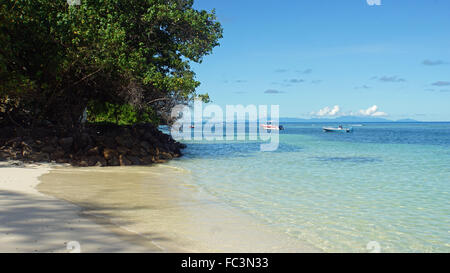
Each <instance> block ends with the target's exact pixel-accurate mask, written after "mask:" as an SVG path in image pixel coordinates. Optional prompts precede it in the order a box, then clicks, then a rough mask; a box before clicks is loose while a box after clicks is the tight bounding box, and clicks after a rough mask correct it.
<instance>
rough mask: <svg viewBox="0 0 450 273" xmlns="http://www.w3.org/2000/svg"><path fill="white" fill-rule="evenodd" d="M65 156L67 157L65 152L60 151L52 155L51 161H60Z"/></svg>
mask: <svg viewBox="0 0 450 273" xmlns="http://www.w3.org/2000/svg"><path fill="white" fill-rule="evenodd" d="M64 155H65V152H64V150H60V149H58V150H56V151H55V152H53V153H52V154H51V155H50V159H52V160H59V159H62V158H63V157H64Z"/></svg>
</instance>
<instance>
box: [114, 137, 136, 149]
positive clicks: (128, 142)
mask: <svg viewBox="0 0 450 273" xmlns="http://www.w3.org/2000/svg"><path fill="white" fill-rule="evenodd" d="M115 140H116V142H117V144H119V145H120V146H124V147H127V148H129V149H131V148H133V141H132V138H131V137H127V136H116V137H115Z"/></svg>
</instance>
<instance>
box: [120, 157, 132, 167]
mask: <svg viewBox="0 0 450 273" xmlns="http://www.w3.org/2000/svg"><path fill="white" fill-rule="evenodd" d="M119 162H120V166H129V165H132V163H131V161H130V160H129V159H128V158H126V157H125V156H124V155H120V156H119Z"/></svg>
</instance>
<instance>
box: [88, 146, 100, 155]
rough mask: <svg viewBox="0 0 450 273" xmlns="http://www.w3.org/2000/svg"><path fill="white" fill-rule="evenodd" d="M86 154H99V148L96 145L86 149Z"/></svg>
mask: <svg viewBox="0 0 450 273" xmlns="http://www.w3.org/2000/svg"><path fill="white" fill-rule="evenodd" d="M87 154H88V155H91V156H94V155H99V154H100V150H99V148H98V147H94V148H91V149H89V150H88V151H87Z"/></svg>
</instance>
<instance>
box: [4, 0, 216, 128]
mask: <svg viewBox="0 0 450 273" xmlns="http://www.w3.org/2000/svg"><path fill="white" fill-rule="evenodd" d="M0 3H1V4H0V41H1V47H0V122H3V123H7V122H12V123H16V124H18V125H21V126H28V125H31V124H34V123H39V122H43V121H45V122H51V123H55V124H58V125H63V126H71V127H76V126H77V125H79V122H80V117H81V116H82V113H83V111H84V109H86V108H88V110H89V113H90V119H92V120H96V119H98V118H99V117H100V116H102V115H103V117H105V119H108V115H111V113H115V111H119V112H120V113H122V114H123V115H127V119H129V122H130V123H133V122H139V121H142V120H155V119H157V118H161V117H163V118H164V114H165V113H167V112H168V111H169V109H170V108H171V107H172V106H174V105H175V104H179V103H185V104H186V103H189V102H190V101H192V100H193V99H194V98H196V97H200V98H202V99H204V100H208V99H209V98H208V95H207V94H203V95H201V94H197V93H196V88H197V87H198V86H199V84H200V83H199V82H198V81H197V80H196V79H195V73H194V72H193V71H192V69H191V67H190V63H191V62H197V63H200V62H201V61H202V58H203V57H204V56H205V55H208V54H210V53H211V52H212V49H213V48H214V47H215V46H218V45H219V44H218V40H219V39H220V38H221V37H222V28H221V25H220V23H219V22H217V19H216V17H215V14H214V11H212V12H208V11H204V10H196V9H194V8H193V0H126V1H125V0H81V3H80V5H68V3H67V2H66V1H65V0H56V1H50V0H1V2H0ZM126 113H129V114H126ZM116 118H117V115H116Z"/></svg>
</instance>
